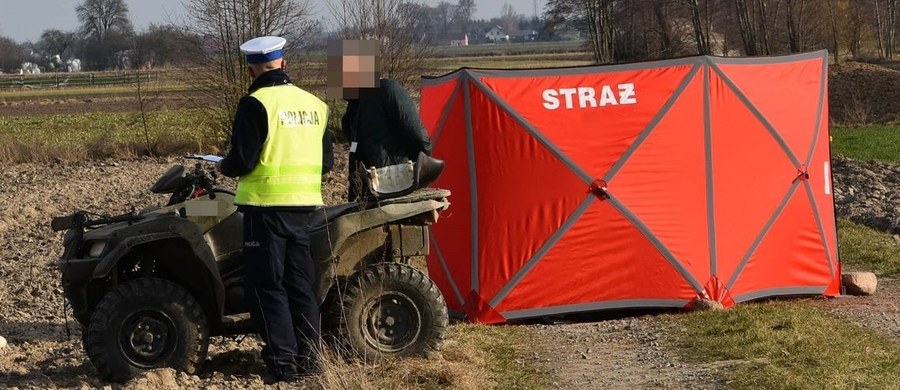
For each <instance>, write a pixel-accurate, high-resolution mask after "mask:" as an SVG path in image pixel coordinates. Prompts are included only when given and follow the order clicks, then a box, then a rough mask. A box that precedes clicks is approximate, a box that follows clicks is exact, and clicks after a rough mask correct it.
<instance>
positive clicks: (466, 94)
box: [460, 74, 479, 293]
mask: <svg viewBox="0 0 900 390" xmlns="http://www.w3.org/2000/svg"><path fill="white" fill-rule="evenodd" d="M470 81H471V77H469V76H468V75H467V74H463V77H462V79H461V80H460V82H461V83H463V99H464V106H465V107H464V108H465V110H466V148H467V149H468V151H467V154H468V160H469V161H468V162H469V197H470V199H469V200H470V201H471V202H472V204H471V205H470V212H471V213H472V215H471V219H472V286H471V287H472V291H475V292H476V293H477V292H478V287H479V286H478V178H477V176H476V174H477V169H476V167H475V133H474V130H473V128H472V109H471V106H472V96H471V92H470V91H469V83H470Z"/></svg>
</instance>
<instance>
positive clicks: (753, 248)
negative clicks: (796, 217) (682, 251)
mask: <svg viewBox="0 0 900 390" xmlns="http://www.w3.org/2000/svg"><path fill="white" fill-rule="evenodd" d="M799 185H800V181H799V180H796V181H794V183H793V184H791V187H790V188H789V189H788V192H787V194H785V196H784V198H782V199H781V203H780V204H779V205H778V207H776V208H775V212H774V213H773V214H772V216H771V217H769V220H768V221H766V224H765V225H763V228H762V230H761V231H760V232H759V234H757V235H756V239H754V240H753V243H752V244H750V247H749V248H747V252H745V253H744V257H743V258H741V262H740V263H738V266H737V268H736V269H735V270H734V273H732V274H731V277H729V278H728V283H726V284H725V288H728V289H731V288H732V287H733V286H734V284H735V283H736V282H737V279H738V277H739V276H740V275H741V272H743V271H744V267H745V266H746V265H747V263H748V262H749V261H750V256H752V255H753V252H756V249H757V248H758V247H759V245H760V244H761V243H762V240H763V238H765V237H766V235H767V234H769V230H771V229H772V226H774V225H775V221H777V220H778V217H780V216H781V213H783V212H784V208H785V207H787V204H788V202H790V201H791V198H793V197H794V193H795V192H796V191H797V187H798V186H799Z"/></svg>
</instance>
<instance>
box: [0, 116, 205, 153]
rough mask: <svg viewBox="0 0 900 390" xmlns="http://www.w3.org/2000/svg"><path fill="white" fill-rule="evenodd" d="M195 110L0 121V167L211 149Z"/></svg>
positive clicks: (200, 118)
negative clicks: (144, 116) (5, 164)
mask: <svg viewBox="0 0 900 390" xmlns="http://www.w3.org/2000/svg"><path fill="white" fill-rule="evenodd" d="M210 120H211V119H206V117H205V114H204V111H203V110H201V109H189V110H188V109H185V110H157V111H149V112H147V113H146V129H145V126H144V119H142V117H141V113H140V112H117V113H86V114H77V115H46V116H23V117H15V116H0V162H4V163H19V162H37V161H48V160H53V159H57V158H58V159H62V160H72V159H82V158H110V157H133V156H136V155H172V154H181V153H185V152H190V151H194V152H201V151H207V150H211V149H210V148H209V146H210V145H216V142H215V139H214V138H213V137H211V131H210V126H209V122H210Z"/></svg>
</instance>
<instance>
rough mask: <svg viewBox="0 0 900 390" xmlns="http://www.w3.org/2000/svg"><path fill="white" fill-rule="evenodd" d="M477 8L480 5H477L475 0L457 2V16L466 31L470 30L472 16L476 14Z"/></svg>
mask: <svg viewBox="0 0 900 390" xmlns="http://www.w3.org/2000/svg"><path fill="white" fill-rule="evenodd" d="M477 9H478V7H477V6H476V5H475V0H459V2H458V3H457V4H456V18H457V20H458V21H459V23H460V26H461V27H462V31H463V32H464V33H468V32H469V27H470V23H471V22H472V16H473V15H475V11H476V10H477Z"/></svg>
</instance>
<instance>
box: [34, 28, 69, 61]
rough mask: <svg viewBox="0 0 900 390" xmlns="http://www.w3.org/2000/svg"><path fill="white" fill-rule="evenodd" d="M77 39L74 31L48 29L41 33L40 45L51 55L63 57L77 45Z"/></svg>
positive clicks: (42, 49)
mask: <svg viewBox="0 0 900 390" xmlns="http://www.w3.org/2000/svg"><path fill="white" fill-rule="evenodd" d="M76 40H77V37H76V36H75V33H73V32H63V31H60V30H57V29H48V30H44V32H42V33H41V39H40V40H39V41H38V47H40V48H41V51H43V52H44V53H46V54H47V55H49V56H54V55H59V56H61V57H62V56H65V55H66V52H67V51H69V50H70V49H71V48H72V46H73V45H75V41H76Z"/></svg>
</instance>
